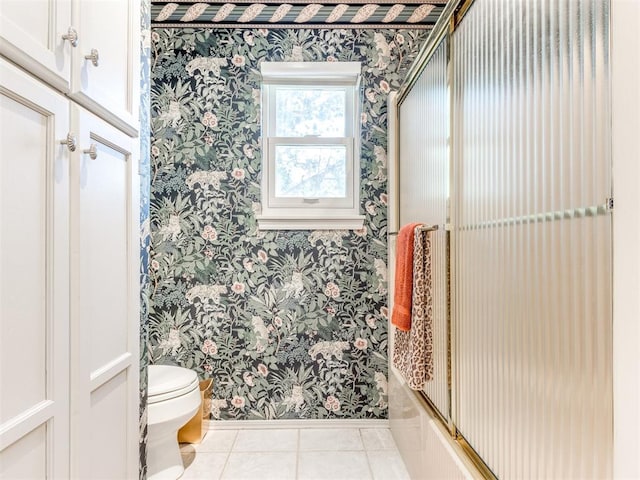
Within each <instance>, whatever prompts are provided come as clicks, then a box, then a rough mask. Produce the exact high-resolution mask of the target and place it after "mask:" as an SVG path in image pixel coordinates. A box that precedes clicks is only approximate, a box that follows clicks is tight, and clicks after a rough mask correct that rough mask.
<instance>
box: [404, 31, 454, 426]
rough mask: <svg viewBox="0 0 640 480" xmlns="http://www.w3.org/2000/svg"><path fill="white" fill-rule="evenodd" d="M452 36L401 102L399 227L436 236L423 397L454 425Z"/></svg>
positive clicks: (430, 59) (432, 240)
mask: <svg viewBox="0 0 640 480" xmlns="http://www.w3.org/2000/svg"><path fill="white" fill-rule="evenodd" d="M447 48H448V37H446V36H445V37H444V38H442V39H441V40H440V42H439V44H438V45H437V46H436V48H435V49H434V51H433V52H432V54H431V55H430V56H429V58H428V61H427V63H426V65H425V66H424V68H423V69H422V71H421V72H420V74H419V75H418V77H417V78H416V79H415V83H413V85H412V86H411V88H410V89H409V90H408V91H407V92H406V94H405V95H403V97H402V98H400V101H399V158H400V161H399V178H400V185H401V186H402V188H400V191H399V203H400V224H401V225H404V224H407V223H411V222H422V223H425V224H428V225H435V226H437V227H438V229H437V230H436V231H434V232H433V233H431V257H432V263H431V267H432V268H431V278H432V285H433V292H432V294H433V315H432V318H433V322H432V325H433V329H432V330H433V344H432V347H433V352H432V358H433V378H432V379H431V380H430V381H428V382H427V383H426V385H425V387H424V390H423V392H424V394H425V395H426V396H427V398H428V399H429V400H430V401H431V403H432V404H433V406H434V407H435V408H436V410H437V411H438V412H439V413H440V415H441V416H442V417H443V419H444V420H445V421H447V422H449V421H450V418H451V415H450V394H449V379H450V377H449V277H448V275H449V251H448V240H447V235H448V232H447V231H446V229H445V225H446V224H447V222H448V221H449V219H448V211H447V202H448V199H449V182H450V174H449V170H450V165H449V164H450V149H449V130H450V128H449V118H450V117H449V111H450V107H449V103H450V99H449V96H450V92H449V87H448V71H447V65H448V50H447Z"/></svg>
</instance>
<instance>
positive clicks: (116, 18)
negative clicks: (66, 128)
mask: <svg viewBox="0 0 640 480" xmlns="http://www.w3.org/2000/svg"><path fill="white" fill-rule="evenodd" d="M2 1H4V0H2ZM139 16H140V4H139V0H92V1H83V0H74V1H73V21H74V24H76V25H78V35H79V38H80V40H79V44H78V48H76V49H74V52H73V71H72V76H71V97H72V98H73V99H74V100H76V101H77V102H78V103H80V104H81V105H83V106H85V107H86V108H88V109H89V110H91V111H93V112H95V113H97V114H99V115H100V116H101V117H103V118H105V119H107V120H108V121H109V122H110V123H112V124H113V125H116V126H117V127H118V128H120V129H121V130H123V131H124V132H126V133H127V134H129V135H132V136H135V135H137V132H138V129H139V125H138V107H139V104H140V99H139V96H138V95H137V92H138V78H139V72H138V68H139V35H140V33H139V31H140V23H139Z"/></svg>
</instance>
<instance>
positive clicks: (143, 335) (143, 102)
mask: <svg viewBox="0 0 640 480" xmlns="http://www.w3.org/2000/svg"><path fill="white" fill-rule="evenodd" d="M150 23H151V0H142V1H141V2H140V42H141V44H140V424H139V426H140V436H139V439H140V460H139V464H138V465H139V468H140V472H139V478H140V479H141V480H144V479H145V478H146V477H147V365H148V363H149V355H148V352H147V345H148V335H149V333H148V327H149V322H148V316H149V248H150V246H151V231H150V228H149V195H150V193H151V192H150V189H151V185H150V182H151V171H150V168H151V166H150V162H149V160H150V159H149V157H150V152H149V150H150V147H149V142H150V128H151V126H150V124H149V122H150V119H149V114H150V111H149V108H150V100H151V99H150V94H151V86H150V84H149V82H150V75H151V71H150V70H151V38H150V36H151V28H150Z"/></svg>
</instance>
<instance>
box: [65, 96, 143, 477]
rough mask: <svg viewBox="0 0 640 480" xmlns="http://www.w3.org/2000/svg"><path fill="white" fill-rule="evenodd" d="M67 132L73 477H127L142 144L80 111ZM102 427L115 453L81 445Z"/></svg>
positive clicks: (131, 459)
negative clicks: (72, 133) (71, 143)
mask: <svg viewBox="0 0 640 480" xmlns="http://www.w3.org/2000/svg"><path fill="white" fill-rule="evenodd" d="M72 125H73V127H74V130H76V131H77V132H78V143H79V147H78V157H77V159H76V160H77V161H74V162H73V163H72V169H71V185H72V187H71V203H72V216H71V218H72V225H71V231H72V239H71V249H72V267H71V268H72V281H71V288H72V290H73V291H74V292H77V298H78V304H77V305H73V306H72V308H73V310H72V325H73V332H74V338H73V340H72V360H71V365H72V368H73V369H74V370H73V371H72V378H73V379H74V382H75V387H74V389H73V390H74V395H75V400H74V401H73V404H74V405H75V408H74V412H73V427H72V428H73V430H72V432H73V440H72V452H73V453H72V455H73V456H72V468H73V469H74V470H73V474H74V476H75V477H77V478H109V477H111V478H133V477H135V476H136V475H137V463H138V462H137V461H138V459H137V444H138V428H137V423H138V408H139V405H138V377H139V374H138V348H139V347H138V337H139V327H138V315H139V300H138V298H139V295H138V292H139V287H138V283H137V272H138V265H139V251H138V248H139V247H138V244H139V241H138V237H139V234H138V230H139V227H138V218H139V217H138V211H139V195H138V190H139V188H138V184H139V180H138V176H137V172H138V168H137V162H138V154H137V152H138V142H137V140H136V139H133V138H131V137H129V136H127V135H125V134H124V133H122V132H120V131H119V130H117V129H115V128H114V127H112V126H111V125H108V124H107V123H106V122H104V121H103V120H101V119H99V118H98V117H96V116H95V115H93V114H91V113H89V112H87V111H86V110H84V109H82V108H80V107H78V106H73V107H72ZM97 419H99V422H97ZM103 427H104V431H103V433H102V434H98V435H100V436H102V435H104V436H105V437H104V438H108V439H109V444H110V445H113V447H112V448H105V449H102V448H99V447H98V446H97V445H98V444H96V443H95V442H93V441H92V442H86V439H87V438H90V437H91V435H95V434H96V433H95V431H94V430H96V429H98V430H100V429H102V428H103ZM107 427H108V428H107ZM105 441H106V440H105ZM115 444H117V446H116V445H115ZM95 455H99V456H100V461H99V462H97V460H95V458H94V457H95ZM113 469H116V470H117V472H119V473H117V472H116V471H114V470H113ZM122 471H125V472H126V475H123V474H122ZM116 473H117V475H116Z"/></svg>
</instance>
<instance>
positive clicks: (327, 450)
mask: <svg viewBox="0 0 640 480" xmlns="http://www.w3.org/2000/svg"><path fill="white" fill-rule="evenodd" d="M180 450H181V452H182V460H183V462H184V465H185V473H184V475H183V476H182V477H181V479H182V480H194V479H196V480H213V479H216V480H217V479H220V480H266V479H275V480H294V479H299V480H410V477H409V474H408V473H407V470H406V468H405V466H404V463H403V462H402V458H401V457H400V453H398V449H397V447H396V444H395V442H394V441H393V437H392V436H391V432H390V431H389V429H386V428H346V429H342V428H308V429H265V430H210V431H209V432H208V433H207V435H206V437H205V438H204V440H203V441H202V443H200V444H197V445H190V444H182V445H181V446H180Z"/></svg>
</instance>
